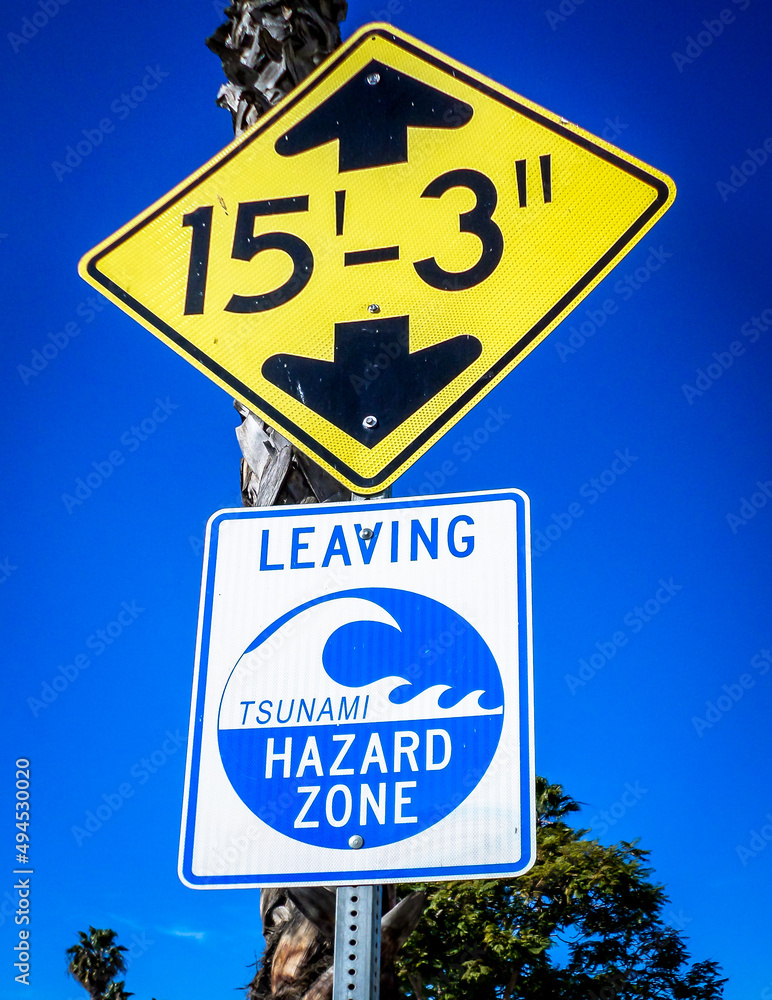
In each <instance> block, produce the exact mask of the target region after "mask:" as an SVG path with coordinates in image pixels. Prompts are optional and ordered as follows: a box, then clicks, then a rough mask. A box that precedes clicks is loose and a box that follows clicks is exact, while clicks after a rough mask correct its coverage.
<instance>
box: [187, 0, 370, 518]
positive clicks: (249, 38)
mask: <svg viewBox="0 0 772 1000" xmlns="http://www.w3.org/2000/svg"><path fill="white" fill-rule="evenodd" d="M347 6H348V5H347V3H346V0H284V2H280V3H276V2H275V0H234V2H233V4H232V5H231V6H230V7H227V8H226V10H225V15H226V17H227V18H228V20H227V21H226V22H225V23H224V24H221V25H220V27H219V28H218V29H217V30H216V31H215V33H214V34H213V35H212V37H211V38H208V39H207V43H206V44H207V45H208V46H209V48H210V49H211V50H212V51H213V52H214V53H215V54H216V55H218V56H219V57H220V59H221V60H222V65H223V70H224V71H225V76H226V77H227V79H228V82H227V83H224V84H223V85H222V87H220V91H219V93H218V95H217V103H218V104H219V105H220V106H221V107H223V108H227V109H228V110H229V111H230V113H231V116H232V118H233V130H234V132H235V134H236V135H237V136H238V135H241V133H242V132H244V131H245V129H247V128H249V126H250V125H254V123H255V122H256V121H257V120H258V118H259V117H260V115H262V114H263V112H265V111H268V110H269V109H270V108H271V107H273V105H275V104H277V103H278V102H279V101H280V100H281V99H282V97H284V96H285V95H286V94H288V93H289V92H290V91H291V90H292V88H293V87H295V86H296V85H297V84H298V83H300V81H301V80H302V79H304V78H305V77H306V76H308V74H309V73H310V72H311V71H312V70H313V69H315V68H316V67H317V66H318V65H319V63H321V62H322V60H323V59H325V58H326V57H327V56H328V55H329V54H330V53H331V52H332V51H333V49H335V48H336V47H337V46H338V45H340V29H339V27H338V25H339V23H340V22H341V21H342V20H343V19H344V18H345V16H346V9H347ZM236 409H237V410H238V412H239V414H240V416H241V418H242V424H241V427H240V428H239V429H238V431H237V435H238V438H239V444H240V445H241V451H242V454H243V456H244V458H243V459H242V462H241V497H242V501H243V503H244V506H245V507H270V506H273V505H275V504H286V503H313V502H317V501H318V502H320V503H323V502H326V501H331V500H349V499H350V498H351V494H350V492H349V491H348V490H347V489H346V488H345V487H344V486H343V485H342V484H341V483H339V482H337V481H336V480H335V479H334V478H333V477H332V476H331V475H330V474H329V473H328V472H326V471H325V470H324V469H322V468H321V467H320V466H319V465H317V464H316V462H313V461H312V460H311V459H310V458H308V456H307V455H304V454H303V453H302V452H299V451H298V450H297V449H296V448H294V447H293V446H292V445H291V444H290V443H289V441H287V439H286V438H285V437H283V436H282V435H281V434H280V433H279V432H278V431H277V430H276V429H275V428H272V427H269V426H268V425H267V424H266V423H264V421H262V420H261V419H260V418H259V417H258V416H257V415H256V414H254V413H252V412H251V411H250V410H248V409H247V408H246V407H245V406H243V405H242V404H241V403H238V402H237V403H236Z"/></svg>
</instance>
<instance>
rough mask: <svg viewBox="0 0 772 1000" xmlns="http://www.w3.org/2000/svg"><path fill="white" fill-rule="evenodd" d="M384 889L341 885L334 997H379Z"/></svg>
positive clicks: (345, 999)
mask: <svg viewBox="0 0 772 1000" xmlns="http://www.w3.org/2000/svg"><path fill="white" fill-rule="evenodd" d="M382 893H383V890H382V888H381V886H379V885H353V886H349V885H346V886H340V887H339V889H338V892H337V903H336V909H335V972H334V976H335V978H334V979H333V985H332V1000H378V996H379V993H380V981H381V909H382V902H381V900H382Z"/></svg>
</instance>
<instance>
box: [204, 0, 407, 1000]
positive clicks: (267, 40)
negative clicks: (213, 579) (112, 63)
mask: <svg viewBox="0 0 772 1000" xmlns="http://www.w3.org/2000/svg"><path fill="white" fill-rule="evenodd" d="M346 9H347V3H346V0H284V2H279V3H277V2H274V0H234V2H233V3H232V5H231V6H230V7H228V8H226V10H225V15H226V17H227V19H228V20H227V21H226V22H225V23H224V24H222V25H221V26H220V27H219V28H218V29H217V30H216V31H215V33H214V34H213V35H212V37H211V38H209V39H207V45H208V46H209V48H210V49H211V50H212V51H213V52H214V53H215V54H216V55H218V56H219V57H220V59H221V60H222V64H223V69H224V71H225V76H226V77H227V80H228V82H227V83H225V84H223V86H222V87H221V88H220V91H219V93H218V95H217V103H218V104H219V105H220V106H221V107H224V108H227V109H228V110H229V111H230V113H231V116H232V118H233V129H234V132H235V134H236V135H237V136H238V135H240V134H241V133H242V132H243V131H244V130H245V129H247V128H249V126H250V125H253V124H254V123H255V122H256V121H257V120H258V118H259V117H260V115H262V114H263V113H264V112H265V111H267V110H269V108H271V107H273V105H275V104H276V103H277V102H278V101H280V100H281V98H282V97H284V96H285V95H286V94H288V93H289V92H290V90H292V88H293V87H294V86H296V84H298V83H299V82H300V81H301V80H302V79H304V78H305V77H306V76H308V74H309V73H310V72H311V71H312V70H313V69H315V68H316V66H318V65H319V64H320V63H321V62H322V60H323V59H325V58H326V57H327V56H328V55H329V54H330V53H331V52H332V51H333V49H335V48H336V47H337V46H338V45H339V44H340V30H339V27H338V25H339V23H340V22H341V21H342V20H343V19H344V17H345V16H346ZM235 405H236V409H237V410H238V412H239V414H240V416H241V418H242V423H241V426H240V427H239V428H238V430H237V431H236V434H237V437H238V439H239V444H240V446H241V451H242V455H243V458H242V460H241V496H242V501H243V503H244V506H245V507H270V506H273V505H277V504H287V503H315V502H319V503H324V502H329V501H334V500H349V499H351V493H350V492H349V491H348V490H347V489H346V487H344V486H343V485H342V484H341V483H339V482H337V481H336V480H335V479H334V478H333V477H332V476H331V475H330V474H329V473H328V472H326V471H325V470H324V469H322V468H321V467H320V466H319V465H317V464H316V463H315V462H313V461H312V460H311V459H310V458H309V457H308V456H307V455H304V454H303V453H302V452H300V451H298V450H297V449H296V448H295V447H294V446H293V445H291V444H290V442H289V441H287V439H286V438H284V437H283V436H282V435H281V434H280V433H279V432H278V431H277V430H276V429H275V428H273V427H269V426H268V425H267V424H266V423H265V422H264V421H263V420H261V419H260V418H259V417H258V416H257V415H256V414H254V413H252V412H251V411H250V410H249V409H248V408H247V407H245V406H244V405H243V404H241V403H239V402H236V404H235ZM395 904H396V894H395V891H394V887H393V886H387V887H385V891H384V910H385V911H389V912H388V916H387V917H386V918H385V919H384V923H383V957H384V963H383V975H382V979H381V989H382V997H383V1000H389V998H390V997H396V995H397V987H396V978H395V975H394V966H393V957H394V955H395V954H396V951H397V949H398V948H399V947H400V946H401V944H402V943H403V942H404V941H405V940H406V939H407V937H408V936H409V934H410V933H411V932H412V930H413V928H414V927H415V924H416V923H417V921H418V918H419V917H420V914H421V911H422V910H423V907H424V905H425V898H424V896H423V893H413V894H412V896H410V897H408V898H407V899H405V900H403V901H402V903H401V904H400V905H399V906H396V905H395ZM334 912H335V895H334V892H333V891H331V890H326V889H315V890H294V891H293V890H291V889H281V888H275V889H273V888H272V889H263V891H262V893H261V898H260V916H261V919H262V923H263V936H264V937H265V942H266V947H265V952H264V954H263V957H262V959H261V960H260V962H259V963H258V968H257V971H256V973H255V976H254V978H253V980H252V982H251V983H250V984H249V986H248V987H247V1000H267V998H271V1000H274V998H276V1000H280V998H286V1000H329V998H330V997H331V995H332V958H333V937H334Z"/></svg>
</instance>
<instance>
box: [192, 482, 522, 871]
mask: <svg viewBox="0 0 772 1000" xmlns="http://www.w3.org/2000/svg"><path fill="white" fill-rule="evenodd" d="M497 500H514V502H515V505H516V513H517V535H516V537H517V584H518V586H517V595H518V607H517V620H518V624H519V628H518V660H519V663H520V664H521V665H524V667H525V668H524V669H523V668H521V670H520V672H519V678H518V692H519V711H520V730H519V734H520V776H521V780H520V816H521V844H522V846H523V854H522V855H521V857H520V858H518V859H517V861H514V862H512V863H510V864H501V863H493V864H490V865H484V864H481V865H452V866H437V867H431V868H427V867H425V866H424V867H420V868H389V869H380V870H370V869H368V870H365V871H363V870H361V869H357V868H353V869H352V870H351V871H330V870H324V871H317V872H292V873H286V874H283V875H260V874H253V875H203V876H202V875H196V874H195V873H194V872H193V840H194V833H195V820H196V802H197V799H198V782H199V767H200V761H201V743H202V734H203V722H204V720H203V705H204V694H205V691H206V680H207V677H206V665H207V663H208V661H209V639H210V635H211V626H212V607H213V603H214V579H215V566H216V562H217V547H218V541H219V527H220V524H222V523H223V522H224V521H240V520H245V519H247V520H254V519H255V518H261V519H262V518H273V517H288V516H297V515H298V514H299V513H301V512H302V513H303V514H307V515H309V516H313V515H314V514H324V515H328V514H335V513H348V514H350V513H352V512H354V511H357V510H367V511H368V512H373V511H385V510H394V509H398V510H410V509H412V508H417V507H429V506H432V507H436V506H445V505H451V504H453V505H457V504H461V503H467V504H469V503H485V502H491V501H497ZM207 530H208V533H209V549H208V557H207V562H206V565H205V567H204V573H205V576H204V584H203V587H202V595H201V597H202V607H201V623H202V631H201V648H200V651H199V658H198V666H199V671H198V683H197V687H196V690H195V692H194V697H195V702H194V704H195V706H196V709H197V714H196V717H195V724H194V729H193V743H192V749H191V768H190V779H189V785H188V789H187V800H186V806H187V810H186V811H185V809H183V824H184V825H183V829H184V832H185V836H184V840H183V841H182V843H181V845H180V864H179V875H180V879H181V880H182V882H183V883H185V884H186V885H188V886H190V887H192V888H212V889H213V888H240V887H241V888H247V887H254V886H258V885H261V886H270V885H309V884H322V885H333V884H337V885H363V884H370V883H380V882H422V881H443V880H452V879H473V878H484V877H500V878H506V877H507V876H508V875H511V876H515V875H520V874H523V873H524V872H526V871H527V870H528V869H529V868H530V867H531V865H532V864H533V862H534V861H535V860H536V855H535V849H533V846H532V845H533V843H534V839H535V829H534V823H535V817H534V811H533V783H534V762H533V760H532V759H531V746H532V743H533V732H532V725H533V720H532V715H531V701H532V699H531V690H530V687H531V662H530V659H531V657H530V652H531V651H530V643H531V634H532V629H531V602H530V593H531V589H530V582H531V580H530V577H531V545H530V518H529V510H528V498H527V496H526V495H525V494H524V493H522V492H520V491H516V490H497V491H492V492H486V493H458V494H446V495H441V496H436V497H433V496H425V497H407V498H396V497H395V498H393V499H389V500H367V501H363V502H362V503H361V504H359V503H351V502H349V503H340V504H323V505H322V504H319V505H303V506H286V507H246V508H242V509H233V510H223V511H219V512H218V513H216V514H214V515H213V516H212V518H211V519H210V521H209V524H208V526H207Z"/></svg>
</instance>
